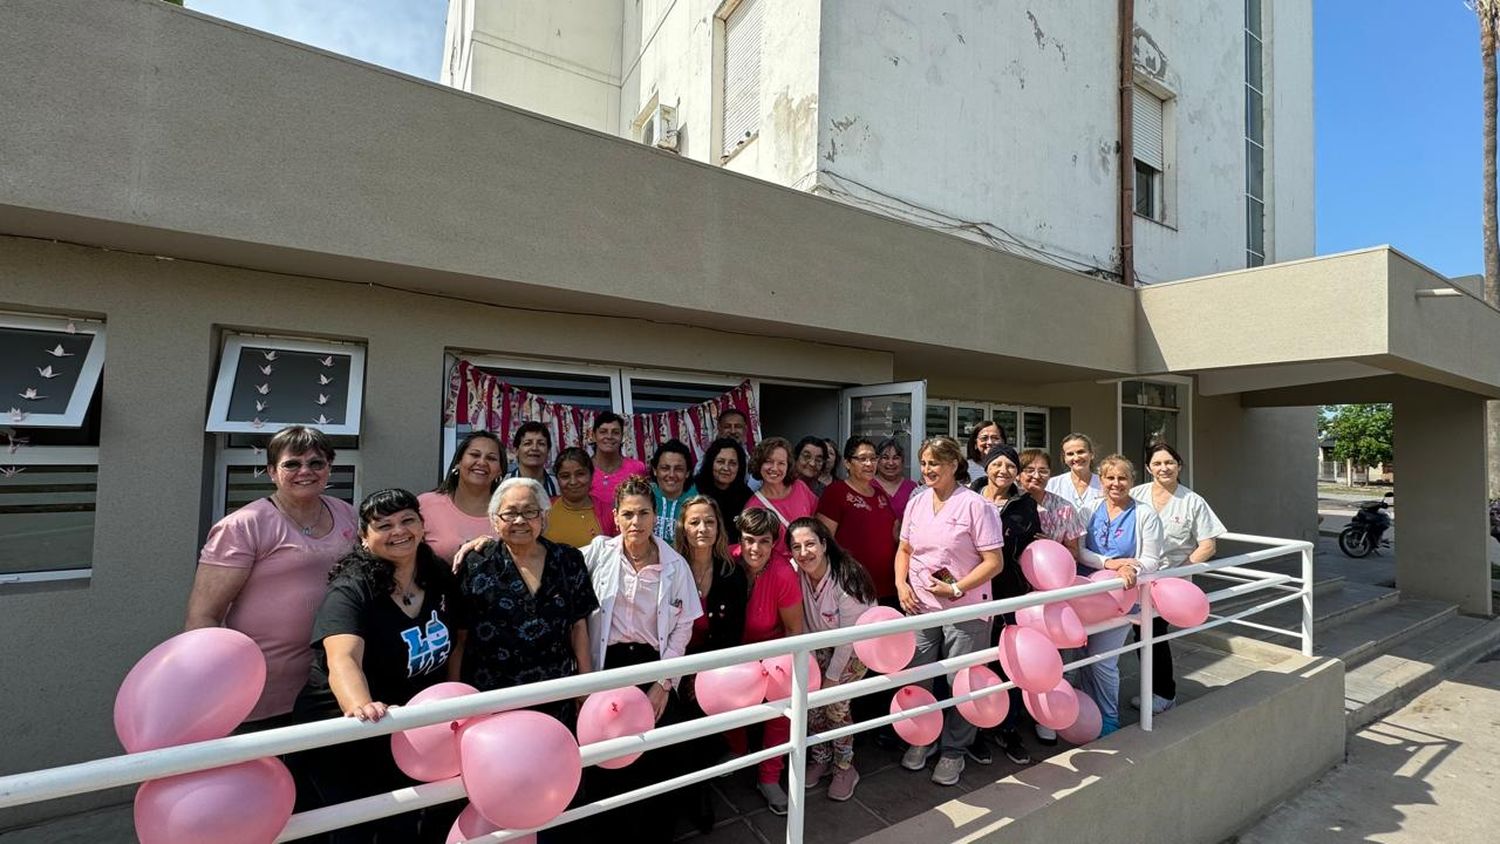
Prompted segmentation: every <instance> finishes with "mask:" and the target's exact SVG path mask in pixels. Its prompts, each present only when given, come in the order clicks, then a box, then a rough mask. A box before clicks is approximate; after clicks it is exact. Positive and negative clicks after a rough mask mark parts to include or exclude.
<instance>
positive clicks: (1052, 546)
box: [1021, 539, 1078, 591]
mask: <svg viewBox="0 0 1500 844" xmlns="http://www.w3.org/2000/svg"><path fill="white" fill-rule="evenodd" d="M1077 571H1078V563H1077V562H1076V561H1074V559H1073V552H1072V551H1069V550H1068V549H1067V548H1066V547H1064V546H1063V545H1062V544H1061V543H1057V542H1053V541H1052V540H1050V539H1038V540H1035V541H1033V542H1032V543H1031V544H1030V545H1027V546H1026V550H1024V551H1022V552H1021V574H1023V575H1025V577H1026V581H1027V582H1028V583H1030V584H1031V585H1032V586H1035V587H1036V588H1037V589H1040V590H1042V591H1047V590H1049V589H1062V588H1064V587H1067V586H1071V585H1073V575H1074V574H1075V573H1076V572H1077Z"/></svg>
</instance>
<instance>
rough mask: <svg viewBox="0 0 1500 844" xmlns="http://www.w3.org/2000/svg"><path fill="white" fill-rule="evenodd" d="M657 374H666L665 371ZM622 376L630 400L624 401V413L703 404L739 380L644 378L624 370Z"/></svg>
mask: <svg viewBox="0 0 1500 844" xmlns="http://www.w3.org/2000/svg"><path fill="white" fill-rule="evenodd" d="M660 374H662V375H667V374H668V373H660ZM623 377H624V381H625V390H624V392H625V395H626V396H628V397H629V401H628V402H626V403H625V412H626V413H656V412H658V411H662V410H675V409H677V408H679V407H688V406H690V405H695V404H702V403H703V402H706V401H708V400H709V399H711V398H714V397H716V396H721V395H723V394H724V391H725V390H728V389H731V388H733V387H734V386H735V385H736V384H739V383H740V379H732V378H724V379H722V380H721V379H714V378H707V379H703V376H695V377H694V380H692V381H679V380H675V379H669V378H645V377H641V376H638V375H632V374H629V373H623ZM700 379H702V380H700Z"/></svg>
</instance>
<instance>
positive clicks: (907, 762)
mask: <svg viewBox="0 0 1500 844" xmlns="http://www.w3.org/2000/svg"><path fill="white" fill-rule="evenodd" d="M937 752H938V745H937V742H933V743H932V744H914V745H912V746H911V747H908V748H906V753H904V754H902V756H901V767H903V768H905V769H906V770H908V771H920V770H922V769H923V768H925V767H927V760H928V759H931V758H932V755H933V754H934V753H937Z"/></svg>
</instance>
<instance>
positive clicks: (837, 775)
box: [828, 765, 859, 803]
mask: <svg viewBox="0 0 1500 844" xmlns="http://www.w3.org/2000/svg"><path fill="white" fill-rule="evenodd" d="M856 785H859V771H856V770H854V766H853V765H850V766H849V767H847V768H834V769H833V782H831V783H829V784H828V799H829V800H837V801H839V802H840V803H842V802H844V801H845V800H848V799H849V798H850V797H853V796H854V787H855V786H856Z"/></svg>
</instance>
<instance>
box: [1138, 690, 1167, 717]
mask: <svg viewBox="0 0 1500 844" xmlns="http://www.w3.org/2000/svg"><path fill="white" fill-rule="evenodd" d="M1130 705H1131V706H1133V707H1135V708H1136V709H1140V708H1141V696H1140V695H1136V696H1135V697H1133V698H1131V699H1130ZM1176 705H1177V698H1175V697H1162V696H1161V695H1152V696H1151V712H1152V714H1155V715H1160V714H1162V713H1163V712H1166V711H1167V710H1168V709H1171V708H1172V707H1174V706H1176Z"/></svg>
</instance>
